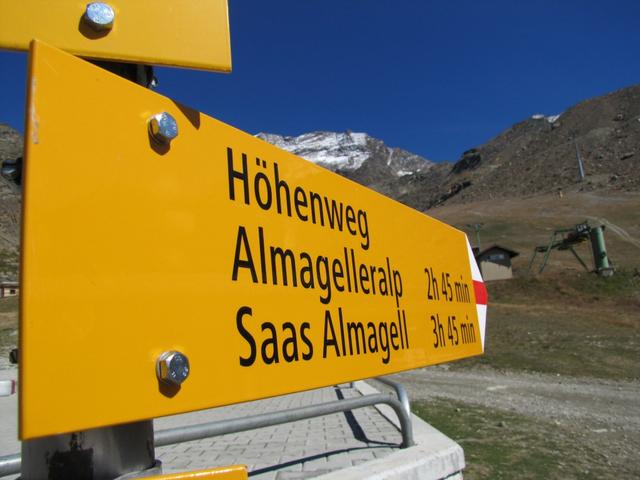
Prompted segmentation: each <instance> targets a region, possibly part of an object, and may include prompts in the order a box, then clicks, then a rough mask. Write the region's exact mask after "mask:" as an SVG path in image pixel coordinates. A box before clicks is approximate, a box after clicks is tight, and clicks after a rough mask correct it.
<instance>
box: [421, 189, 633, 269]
mask: <svg viewBox="0 0 640 480" xmlns="http://www.w3.org/2000/svg"><path fill="white" fill-rule="evenodd" d="M638 212H640V193H620V192H616V193H604V192H603V193H568V194H566V195H565V196H564V197H563V198H558V197H557V196H555V195H543V196H539V197H531V198H524V199H510V200H499V201H485V202H477V203H474V204H468V205H451V206H445V207H440V208H436V209H433V210H429V211H428V212H427V214H428V215H431V216H433V217H435V218H438V219H440V220H443V221H444V222H446V223H449V224H450V225H454V226H456V227H458V228H460V229H462V230H465V231H467V233H468V234H469V239H470V241H471V243H472V244H475V242H476V240H475V234H473V232H472V230H471V229H470V228H468V227H467V226H466V225H467V224H475V223H484V227H483V229H482V231H481V243H482V246H483V247H488V246H490V245H492V244H496V243H497V244H499V245H501V246H504V247H507V248H510V249H514V250H516V251H518V252H520V255H519V256H518V257H516V258H515V259H514V270H515V272H516V273H523V272H524V271H525V270H526V267H527V266H528V264H529V260H530V259H531V255H532V253H533V248H534V247H535V246H537V245H546V244H548V242H549V238H550V236H551V234H552V233H553V231H554V229H557V228H569V227H572V226H574V225H576V224H577V223H581V222H583V221H585V220H588V221H589V222H590V224H591V225H600V224H603V223H604V224H605V225H609V226H608V227H607V228H606V230H605V240H606V244H607V251H608V253H609V257H610V258H611V260H612V262H613V263H614V264H615V265H616V266H617V267H620V268H625V269H628V270H633V269H634V268H640V214H639V213H638ZM576 250H577V251H578V253H579V255H580V256H581V257H582V259H583V260H584V261H585V262H586V263H587V265H589V266H591V265H592V259H591V251H590V247H589V245H588V244H587V243H584V244H582V245H579V246H578V247H577V249H576ZM541 260H542V259H541V258H540V257H538V258H537V260H536V265H537V266H538V267H539V266H540V261H541ZM566 268H569V269H572V270H577V271H583V269H582V267H581V266H580V264H579V263H578V262H577V261H576V260H575V258H573V256H572V255H571V253H570V252H568V251H565V252H559V251H553V252H552V254H551V257H550V262H549V265H548V267H547V269H546V270H545V273H547V272H554V271H556V272H558V271H562V270H565V269H566Z"/></svg>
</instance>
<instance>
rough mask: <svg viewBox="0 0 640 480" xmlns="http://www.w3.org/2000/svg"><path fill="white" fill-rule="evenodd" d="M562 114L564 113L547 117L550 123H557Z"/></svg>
mask: <svg viewBox="0 0 640 480" xmlns="http://www.w3.org/2000/svg"><path fill="white" fill-rule="evenodd" d="M560 115H562V114H561V113H559V114H557V115H549V116H548V117H545V118H546V119H547V122H549V123H556V121H557V120H558V119H559V118H560Z"/></svg>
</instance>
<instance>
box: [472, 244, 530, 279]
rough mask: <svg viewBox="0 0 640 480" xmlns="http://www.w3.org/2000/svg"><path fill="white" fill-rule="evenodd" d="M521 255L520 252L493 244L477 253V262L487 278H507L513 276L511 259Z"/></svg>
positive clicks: (483, 276) (483, 275)
mask: <svg viewBox="0 0 640 480" xmlns="http://www.w3.org/2000/svg"><path fill="white" fill-rule="evenodd" d="M518 255H520V254H519V253H518V252H515V251H513V250H509V249H508V248H504V247H501V246H500V245H493V246H491V247H489V248H487V249H485V250H483V251H482V252H478V253H476V262H478V266H479V267H480V271H481V272H482V278H483V279H484V280H485V281H487V280H506V279H509V278H513V270H512V268H511V259H512V258H513V257H517V256H518Z"/></svg>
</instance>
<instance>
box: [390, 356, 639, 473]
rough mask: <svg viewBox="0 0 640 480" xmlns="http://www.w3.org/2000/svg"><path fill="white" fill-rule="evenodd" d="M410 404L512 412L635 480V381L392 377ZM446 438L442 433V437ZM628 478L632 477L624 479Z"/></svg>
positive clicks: (421, 373)
mask: <svg viewBox="0 0 640 480" xmlns="http://www.w3.org/2000/svg"><path fill="white" fill-rule="evenodd" d="M393 378H394V379H395V380H396V381H399V382H401V383H403V384H404V385H405V387H406V388H407V391H408V393H409V397H410V398H411V400H412V401H417V400H424V401H428V400H429V399H433V398H441V399H449V400H456V401H459V402H464V403H466V404H470V405H478V406H482V407H486V408H491V409H497V410H503V411H508V412H513V413H517V414H519V415H522V416H524V417H528V418H532V419H537V420H539V422H537V423H536V425H538V428H539V429H540V430H541V431H543V433H544V435H546V436H547V437H552V436H553V435H554V434H555V430H556V429H555V428H554V426H557V427H558V428H557V430H558V435H560V430H562V431H563V432H567V431H570V432H571V433H572V436H573V438H575V442H576V446H578V445H580V446H587V447H590V448H588V449H586V450H585V449H582V448H576V449H575V452H576V454H577V455H578V454H580V452H584V451H591V452H594V451H595V452H597V454H598V455H599V456H600V457H601V459H604V461H605V462H606V463H607V464H609V465H611V467H612V470H614V471H618V472H624V473H623V475H622V476H620V478H638V477H636V476H635V475H636V474H638V475H640V459H639V458H638V455H637V452H638V451H639V450H640V382H638V381H628V382H627V381H608V380H599V379H591V378H589V379H584V378H574V377H565V376H558V375H543V374H532V373H514V372H498V371H495V370H491V369H489V368H478V369H472V370H465V371H459V370H455V371H454V370H449V369H447V368H446V366H443V367H435V368H434V367H431V368H425V369H419V370H413V371H410V372H405V373H402V374H398V375H395V376H394V377H393ZM443 433H445V434H446V433H447V432H443ZM629 475H633V476H629Z"/></svg>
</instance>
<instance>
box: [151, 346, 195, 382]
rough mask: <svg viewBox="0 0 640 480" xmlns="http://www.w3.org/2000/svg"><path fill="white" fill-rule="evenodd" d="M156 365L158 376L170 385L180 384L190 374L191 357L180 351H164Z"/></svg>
mask: <svg viewBox="0 0 640 480" xmlns="http://www.w3.org/2000/svg"><path fill="white" fill-rule="evenodd" d="M156 366H157V374H158V378H159V379H160V380H161V381H163V382H165V383H168V384H170V385H180V384H182V382H184V381H185V380H186V379H187V377H188V376H189V359H188V358H187V357H186V355H184V354H182V353H180V352H176V351H173V350H172V351H169V352H164V353H163V354H162V355H160V358H158V362H157V365H156Z"/></svg>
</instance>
